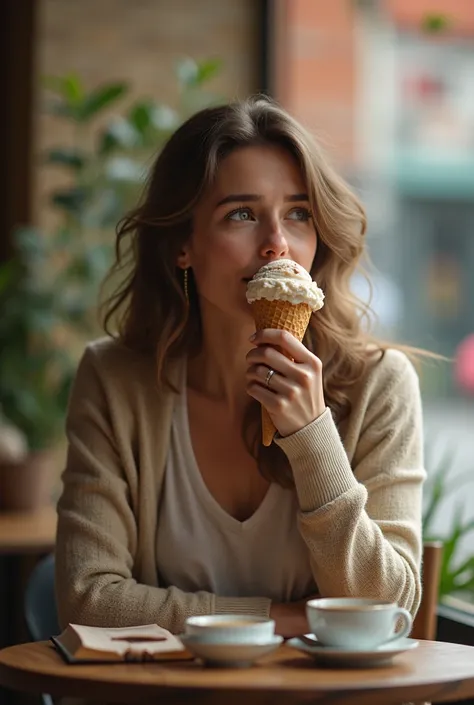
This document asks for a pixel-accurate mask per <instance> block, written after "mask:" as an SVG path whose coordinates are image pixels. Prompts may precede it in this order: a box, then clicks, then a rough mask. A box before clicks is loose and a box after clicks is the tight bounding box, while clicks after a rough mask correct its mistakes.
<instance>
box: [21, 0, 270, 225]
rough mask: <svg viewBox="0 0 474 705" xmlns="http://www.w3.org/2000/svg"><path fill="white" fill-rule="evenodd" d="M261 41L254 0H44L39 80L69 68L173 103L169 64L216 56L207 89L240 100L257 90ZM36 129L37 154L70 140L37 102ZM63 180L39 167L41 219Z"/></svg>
mask: <svg viewBox="0 0 474 705" xmlns="http://www.w3.org/2000/svg"><path fill="white" fill-rule="evenodd" d="M258 42H259V2H257V0H41V4H40V8H39V41H38V49H37V52H38V53H37V74H38V81H39V79H40V77H41V76H43V75H60V74H64V73H67V72H70V71H74V72H77V73H78V74H80V75H81V76H82V77H83V78H84V80H85V82H86V84H87V86H88V87H90V88H93V87H95V86H97V85H98V84H100V83H101V82H103V81H108V80H113V79H119V80H122V79H125V80H126V81H128V82H130V84H131V85H132V86H133V94H134V95H135V96H145V95H146V96H152V97H155V98H157V99H159V100H162V101H163V102H165V103H169V104H171V105H174V104H175V102H176V98H177V95H176V93H177V91H176V84H175V81H174V77H173V74H172V69H173V64H174V61H175V60H176V59H177V58H178V57H181V56H183V55H188V56H191V57H193V58H196V59H202V58H208V57H211V56H218V57H220V58H221V59H222V60H223V62H224V68H223V70H222V73H221V75H220V76H219V77H218V78H216V79H215V80H214V81H213V83H212V89H213V90H215V91H216V92H217V93H219V94H221V95H223V96H224V97H226V98H234V97H243V96H245V95H247V94H249V93H252V92H254V91H255V90H257V89H258V88H259V85H258V81H259V74H260V66H259V47H258ZM38 93H39V92H38ZM38 97H39V96H38ZM35 128H36V148H37V151H38V152H39V151H40V150H43V149H44V148H46V147H49V146H51V145H53V144H57V143H61V142H65V141H66V142H68V141H71V140H72V139H73V135H72V134H70V132H69V131H68V127H67V126H64V125H63V123H61V121H59V120H57V119H54V118H51V117H47V116H44V115H43V114H42V112H41V105H40V104H38V107H37V119H36V124H35ZM62 179H64V174H63V172H60V171H57V172H54V171H53V170H48V171H47V173H46V172H45V171H44V170H42V171H41V172H40V173H39V172H37V178H36V182H37V183H36V213H37V217H39V219H40V220H45V219H46V213H47V211H46V209H45V207H44V199H45V195H46V193H47V191H48V190H49V189H50V188H51V187H52V186H54V185H56V184H58V183H60V182H61V180H62Z"/></svg>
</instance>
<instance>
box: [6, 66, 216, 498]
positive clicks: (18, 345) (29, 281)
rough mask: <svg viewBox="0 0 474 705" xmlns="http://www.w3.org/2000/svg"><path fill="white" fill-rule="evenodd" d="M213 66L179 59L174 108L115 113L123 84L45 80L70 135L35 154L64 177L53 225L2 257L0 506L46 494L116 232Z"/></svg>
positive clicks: (25, 233) (139, 106) (142, 102)
mask: <svg viewBox="0 0 474 705" xmlns="http://www.w3.org/2000/svg"><path fill="white" fill-rule="evenodd" d="M219 68H220V62H219V61H218V60H215V59H211V60H205V61H201V62H196V61H193V60H192V59H188V58H186V59H182V60H181V61H179V62H178V64H177V66H176V79H177V83H178V94H179V99H178V103H179V105H178V107H177V109H176V110H175V109H172V108H170V107H169V106H166V105H162V104H161V103H159V102H157V101H156V100H153V99H138V100H133V101H129V102H128V105H127V107H126V108H125V109H122V111H121V112H120V113H118V112H117V111H116V105H117V103H118V101H120V100H122V99H125V98H126V97H127V96H128V94H129V87H128V86H127V85H126V84H125V83H124V82H122V81H113V82H110V83H106V84H103V85H100V86H98V87H97V88H95V89H93V90H87V89H86V87H85V86H84V84H83V82H82V81H81V79H80V78H79V77H78V76H76V75H75V74H68V75H66V76H60V77H53V78H48V79H47V80H46V82H45V83H46V88H47V91H48V100H47V102H46V110H47V111H48V112H49V113H50V114H52V115H54V116H55V118H56V119H59V120H65V121H67V122H68V123H69V125H70V126H71V127H72V129H71V130H69V133H70V134H72V135H73V139H72V141H71V142H70V143H68V144H67V145H64V144H63V145H58V146H55V147H54V148H52V149H49V150H48V151H47V153H46V154H44V155H42V159H43V162H44V164H45V165H47V166H54V167H55V168H61V169H63V170H64V171H65V173H66V179H65V182H64V184H63V185H61V187H60V188H58V189H56V190H54V191H53V192H52V193H51V194H50V195H49V201H50V206H51V207H52V208H53V209H54V211H55V216H56V218H55V220H56V221H58V225H57V227H56V228H55V229H54V230H53V231H52V232H45V233H43V232H41V231H40V230H38V229H37V228H23V229H20V230H19V231H18V232H17V233H16V234H15V236H14V245H15V254H14V257H13V258H12V259H11V260H9V261H8V262H5V263H3V264H0V308H1V311H2V316H1V317H0V410H1V415H0V509H7V508H8V509H21V508H24V509H26V508H31V507H34V506H38V505H41V504H44V503H45V502H47V501H49V500H50V497H51V480H52V479H53V474H54V473H53V471H54V468H53V465H54V463H53V460H52V449H53V448H54V447H55V443H56V441H57V439H58V438H59V437H61V436H62V434H63V425H64V420H65V415H66V407H67V400H68V394H69V389H70V384H71V381H72V378H73V375H74V372H75V368H76V364H77V357H78V355H79V353H80V351H81V350H82V348H83V345H84V342H85V340H86V339H87V338H90V337H93V336H95V335H97V333H98V327H97V324H96V316H95V311H96V299H97V295H98V290H99V285H100V281H101V280H102V279H103V276H104V274H105V272H106V270H107V268H108V266H109V264H110V262H111V261H112V248H113V241H114V237H113V229H114V227H115V225H116V223H117V221H118V220H119V219H120V217H121V216H122V215H123V214H124V213H125V211H126V210H127V209H128V208H129V207H130V206H131V205H132V204H133V203H135V202H136V200H137V198H138V194H139V191H140V190H141V189H142V187H143V183H144V178H145V176H146V168H145V165H146V164H147V162H148V160H149V157H150V154H151V153H152V152H156V150H158V149H160V148H161V146H162V145H163V144H164V142H165V140H166V139H167V138H168V136H169V135H170V134H171V133H172V132H173V131H174V130H175V129H176V128H177V127H178V125H179V124H180V122H181V120H182V119H183V118H185V117H187V116H188V115H189V114H190V113H191V112H194V111H195V110H196V109H198V108H201V107H204V106H205V105H210V104H212V103H213V102H215V101H216V96H215V95H214V94H212V93H209V92H208V91H207V90H206V88H205V85H206V84H207V82H208V81H209V80H210V79H212V78H213V77H214V76H215V75H216V74H217V72H218V71H219ZM99 117H100V120H97V118H99Z"/></svg>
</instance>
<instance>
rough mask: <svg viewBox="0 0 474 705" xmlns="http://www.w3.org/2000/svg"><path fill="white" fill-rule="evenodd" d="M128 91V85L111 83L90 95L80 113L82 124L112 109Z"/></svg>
mask: <svg viewBox="0 0 474 705" xmlns="http://www.w3.org/2000/svg"><path fill="white" fill-rule="evenodd" d="M127 90H128V86H127V84H126V83H123V82H118V83H110V84H109V85H106V86H101V87H100V88H98V89H97V90H95V91H93V92H92V93H90V94H89V95H88V96H86V98H85V99H84V100H83V102H82V105H81V106H80V110H79V113H78V119H79V121H80V122H87V121H88V120H90V119H91V118H93V117H95V116H96V115H97V113H100V112H101V111H102V110H104V109H105V108H108V107H110V106H111V105H112V104H113V103H115V102H116V101H117V100H118V99H119V98H121V97H122V96H123V95H124V94H125V93H126V92H127Z"/></svg>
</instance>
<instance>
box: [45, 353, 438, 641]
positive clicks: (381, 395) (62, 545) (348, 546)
mask: <svg viewBox="0 0 474 705" xmlns="http://www.w3.org/2000/svg"><path fill="white" fill-rule="evenodd" d="M155 378H156V374H155V367H154V361H153V360H152V359H151V358H147V357H144V356H142V355H140V354H138V353H135V352H132V351H130V350H127V349H125V348H123V347H122V346H121V345H119V344H118V343H116V342H114V341H112V340H110V339H101V340H99V341H97V342H95V343H92V344H90V345H89V346H88V347H87V349H86V351H85V354H84V356H83V358H82V360H81V363H80V365H79V369H78V372H77V376H76V380H75V383H74V387H73V391H72V395H71V400H70V406H69V413H68V419H67V435H68V439H69V450H68V459H67V466H66V469H65V472H64V474H63V481H64V489H63V493H62V496H61V498H60V501H59V504H58V514H59V523H58V535H57V548H56V592H57V601H58V609H59V616H60V621H61V623H62V625H63V626H64V625H65V624H67V623H68V622H75V623H79V624H95V625H102V626H119V625H124V626H129V625H133V624H144V623H150V622H158V623H159V624H161V625H162V626H164V627H166V628H168V629H170V630H171V631H173V632H180V631H181V630H182V629H183V624H184V620H185V619H186V618H187V617H188V616H189V615H195V614H209V613H217V614H218V613H221V614H222V613H228V612H234V613H252V614H259V615H266V614H268V612H269V609H270V604H271V603H270V600H269V599H268V598H267V597H266V596H265V595H261V596H255V597H253V598H248V597H245V598H244V597H238V596H235V598H233V597H221V596H218V595H214V594H210V593H208V592H204V591H202V592H197V593H185V592H183V591H181V590H179V589H178V588H176V587H169V588H163V587H160V586H159V584H158V574H159V566H157V563H156V527H157V517H158V511H159V504H160V495H161V489H162V486H163V478H164V468H165V462H166V456H167V452H168V443H169V437H170V429H171V417H172V410H173V401H174V399H175V398H176V395H175V394H174V393H172V392H168V391H158V389H157V385H156V384H154V381H153V380H155ZM352 401H353V410H352V413H351V415H350V417H349V418H348V419H347V420H346V422H344V423H343V424H342V425H341V428H340V429H339V432H340V433H341V437H342V441H341V437H340V436H339V432H338V430H337V429H336V426H335V424H334V422H333V419H332V416H331V413H330V412H329V410H326V412H325V413H324V414H323V415H322V416H321V417H320V418H319V419H317V420H316V421H314V422H313V423H312V424H310V425H309V426H307V427H306V428H304V429H302V430H301V431H299V432H298V433H295V434H294V435H293V436H290V437H288V438H284V439H280V440H279V441H278V443H279V444H280V446H281V447H282V448H283V450H284V451H285V453H286V454H287V456H288V458H289V461H290V463H291V467H292V469H293V473H294V479H295V485H296V492H297V496H298V501H299V506H300V511H299V513H298V516H297V517H295V520H297V521H298V524H299V528H300V531H301V534H302V536H303V538H304V540H305V542H306V544H307V546H308V551H309V552H310V554H311V564H312V570H313V573H314V578H315V581H316V584H317V585H318V588H319V591H320V593H321V594H322V595H328V596H344V595H352V596H367V597H377V598H380V599H388V600H393V601H396V602H398V603H399V604H400V605H402V606H404V607H407V608H408V609H409V610H411V611H412V612H413V613H414V612H415V611H416V609H417V608H418V605H419V601H420V575H419V574H420V554H421V499H422V484H423V480H424V478H425V472H424V470H423V460H422V416H421V404H420V394H419V387H418V378H417V376H416V373H415V372H414V370H413V367H412V366H411V364H410V363H409V362H408V360H407V358H406V357H405V356H404V355H403V354H402V353H400V352H397V351H394V350H390V351H388V352H387V353H386V354H385V355H384V357H383V358H382V360H381V361H380V362H378V363H377V364H376V365H375V366H374V368H373V369H372V371H371V372H370V373H369V374H368V375H367V377H366V378H365V379H362V380H360V382H359V383H358V385H357V386H356V387H355V388H354V390H353V399H352ZM275 521H278V518H277V517H275ZM275 559H276V558H275Z"/></svg>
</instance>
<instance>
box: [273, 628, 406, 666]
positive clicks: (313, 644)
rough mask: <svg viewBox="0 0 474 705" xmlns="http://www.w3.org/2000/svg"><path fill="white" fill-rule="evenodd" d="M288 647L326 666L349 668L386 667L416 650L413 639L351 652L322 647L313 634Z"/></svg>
mask: <svg viewBox="0 0 474 705" xmlns="http://www.w3.org/2000/svg"><path fill="white" fill-rule="evenodd" d="M287 645H288V646H291V647H293V648H294V649H298V651H303V652H304V653H305V654H309V655H310V656H312V657H313V658H315V659H316V660H317V661H320V662H321V663H324V664H325V665H328V666H349V667H351V668H370V667H372V666H386V665H387V663H390V662H391V661H392V659H393V658H394V656H398V654H402V653H404V652H405V651H409V650H410V649H416V647H417V646H418V642H417V641H416V640H415V639H407V638H402V639H397V640H396V641H392V642H390V644H382V646H378V647H377V648H375V649H366V650H364V651H352V650H348V649H341V648H337V647H334V646H323V645H322V644H321V643H320V642H318V640H317V639H316V637H315V636H313V634H305V635H304V636H303V637H301V638H300V637H296V638H295V639H290V640H289V641H288V642H287Z"/></svg>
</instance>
